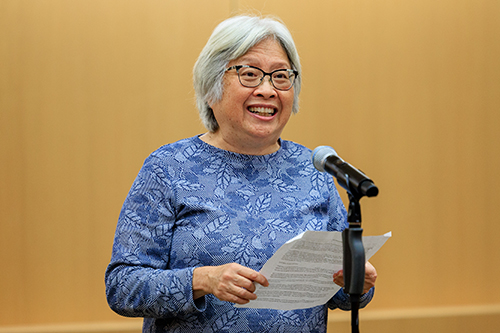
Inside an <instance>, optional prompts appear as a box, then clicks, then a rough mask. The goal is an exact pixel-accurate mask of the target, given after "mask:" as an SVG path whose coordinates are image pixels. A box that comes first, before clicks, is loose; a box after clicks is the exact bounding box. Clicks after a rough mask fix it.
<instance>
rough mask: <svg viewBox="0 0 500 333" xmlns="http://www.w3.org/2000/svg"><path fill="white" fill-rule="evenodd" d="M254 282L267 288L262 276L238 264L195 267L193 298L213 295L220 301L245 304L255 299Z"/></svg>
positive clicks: (265, 280) (267, 284)
mask: <svg viewBox="0 0 500 333" xmlns="http://www.w3.org/2000/svg"><path fill="white" fill-rule="evenodd" d="M254 282H257V283H259V284H261V285H263V286H264V287H267V286H269V282H268V281H267V279H266V278H265V276H264V275H262V274H260V273H259V272H257V271H254V270H253V269H251V268H248V267H245V266H242V265H240V264H236V263H230V264H225V265H222V266H203V267H197V268H195V269H194V271H193V298H194V299H197V298H200V297H202V296H204V295H207V294H213V295H214V296H215V297H217V298H218V299H220V300H221V301H228V302H232V303H236V304H246V303H248V302H250V300H254V299H256V298H257V296H256V295H255V294H254V291H255V284H254Z"/></svg>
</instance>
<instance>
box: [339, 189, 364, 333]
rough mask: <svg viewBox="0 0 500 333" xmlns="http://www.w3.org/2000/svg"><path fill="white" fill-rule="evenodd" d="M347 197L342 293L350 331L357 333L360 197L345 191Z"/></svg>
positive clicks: (361, 267)
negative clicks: (348, 307) (348, 305)
mask: <svg viewBox="0 0 500 333" xmlns="http://www.w3.org/2000/svg"><path fill="white" fill-rule="evenodd" d="M347 194H348V196H349V211H348V214H347V222H349V227H348V228H346V229H344V231H343V232H342V247H343V252H344V258H343V270H344V292H345V293H347V294H348V295H349V298H350V300H351V329H352V333H359V304H360V298H361V295H362V294H363V288H364V284H365V249H364V246H363V240H362V234H363V229H362V228H361V206H360V204H359V200H360V199H361V197H362V196H359V195H358V196H355V195H353V194H352V192H351V191H347Z"/></svg>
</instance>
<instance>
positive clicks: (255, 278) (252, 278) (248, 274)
mask: <svg viewBox="0 0 500 333" xmlns="http://www.w3.org/2000/svg"><path fill="white" fill-rule="evenodd" d="M238 274H240V275H241V276H243V277H245V278H246V279H247V281H249V282H250V284H251V285H252V286H250V285H247V286H245V288H252V287H253V288H254V286H253V282H257V283H259V284H261V285H262V286H264V287H267V286H269V282H268V281H267V278H266V277H265V276H264V275H262V274H261V273H259V272H257V271H254V270H253V269H251V268H248V267H243V268H242V269H241V270H240V271H238Z"/></svg>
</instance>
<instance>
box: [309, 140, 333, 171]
mask: <svg viewBox="0 0 500 333" xmlns="http://www.w3.org/2000/svg"><path fill="white" fill-rule="evenodd" d="M331 155H334V156H337V152H336V151H335V149H333V148H332V147H329V146H319V147H316V149H314V150H313V152H312V154H311V157H312V162H313V165H314V167H315V168H316V169H317V170H319V171H321V172H325V163H326V159H327V158H328V156H331Z"/></svg>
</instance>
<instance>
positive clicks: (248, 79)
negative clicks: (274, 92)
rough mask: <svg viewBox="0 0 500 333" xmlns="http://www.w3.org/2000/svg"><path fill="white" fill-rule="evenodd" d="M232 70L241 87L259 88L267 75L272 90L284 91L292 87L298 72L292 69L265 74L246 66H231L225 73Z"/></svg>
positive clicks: (258, 69) (255, 68)
mask: <svg viewBox="0 0 500 333" xmlns="http://www.w3.org/2000/svg"><path fill="white" fill-rule="evenodd" d="M232 69H236V72H237V73H238V79H239V80H240V83H241V85H242V86H244V87H248V88H255V87H257V86H259V85H260V84H261V83H262V81H263V80H264V77H265V76H266V75H269V77H270V79H271V84H272V85H273V87H274V88H276V89H278V90H283V91H286V90H290V89H291V88H292V87H293V84H294V83H295V79H296V78H297V76H299V72H297V71H296V70H293V69H277V70H275V71H272V72H271V73H266V72H264V71H263V70H262V69H260V68H258V67H254V66H247V65H236V66H231V67H229V68H228V69H226V72H227V71H230V70H232Z"/></svg>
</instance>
